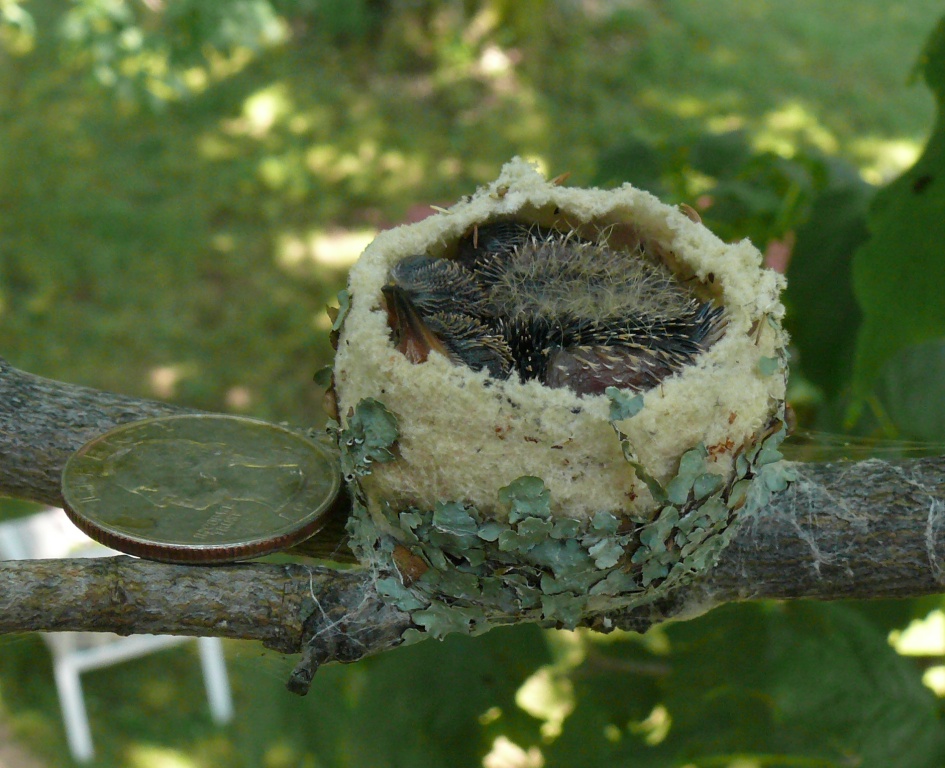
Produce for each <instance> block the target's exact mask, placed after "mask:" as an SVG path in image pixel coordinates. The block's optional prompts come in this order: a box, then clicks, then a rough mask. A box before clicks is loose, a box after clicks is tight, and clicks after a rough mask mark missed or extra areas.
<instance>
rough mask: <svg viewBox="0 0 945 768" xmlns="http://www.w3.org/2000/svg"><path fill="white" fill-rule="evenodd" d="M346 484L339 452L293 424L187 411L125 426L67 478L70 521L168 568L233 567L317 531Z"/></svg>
mask: <svg viewBox="0 0 945 768" xmlns="http://www.w3.org/2000/svg"><path fill="white" fill-rule="evenodd" d="M340 485H341V471H340V468H339V463H338V456H337V453H336V452H335V451H334V450H333V447H332V446H330V445H329V444H327V443H326V444H321V443H318V442H316V441H313V440H310V439H308V438H307V437H305V436H303V435H301V434H299V433H297V432H293V431H292V430H290V429H286V428H285V427H280V426H277V425H275V424H270V423H268V422H264V421H257V420H255V419H249V418H245V417H242V416H227V415H221V414H186V415H180V416H164V417H160V418H155V419H146V420H144V421H137V422H133V423H131V424H125V425H123V426H120V427H117V428H116V429H113V430H111V431H109V432H106V433H105V434H103V435H101V436H99V437H97V438H95V439H94V440H92V441H90V442H89V443H86V444H85V445H84V446H82V448H80V449H79V450H78V451H77V452H76V453H75V454H74V455H73V456H72V457H70V459H69V461H68V462H67V463H66V466H65V468H64V470H63V474H62V493H63V498H64V500H65V510H66V514H68V515H69V518H70V519H71V520H72V522H73V523H75V524H76V525H77V526H78V527H79V528H81V529H82V530H83V531H84V532H85V533H86V534H88V535H89V536H91V537H92V538H93V539H95V540H96V541H98V542H100V543H102V544H105V545H106V546H108V547H111V548H112V549H117V550H118V551H120V552H125V553H126V554H129V555H136V556H138V557H144V558H147V559H150V560H160V561H163V562H168V563H189V564H211V563H229V562H235V561H238V560H246V559H248V558H252V557H258V556H261V555H265V554H269V553H271V552H276V551H279V550H283V549H285V548H287V547H290V546H292V545H293V544H297V543H298V542H300V541H303V540H304V539H307V538H308V537H310V536H311V535H312V534H314V533H315V532H316V531H317V530H318V529H319V528H320V527H321V524H322V522H323V517H324V513H325V512H326V511H327V510H328V509H329V507H330V506H331V503H332V501H333V500H334V499H335V497H336V496H337V494H338V491H339V488H340Z"/></svg>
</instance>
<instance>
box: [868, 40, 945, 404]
mask: <svg viewBox="0 0 945 768" xmlns="http://www.w3.org/2000/svg"><path fill="white" fill-rule="evenodd" d="M943 27H945V22H942V23H940V24H939V27H938V29H937V30H936V32H935V34H934V35H933V36H932V39H931V40H930V42H929V45H928V47H927V49H926V52H925V54H924V60H923V71H924V74H925V77H926V81H927V82H928V84H929V86H930V87H931V88H932V89H933V90H934V91H935V95H936V100H937V106H938V118H937V121H936V125H935V128H934V129H933V131H932V135H931V136H930V138H929V141H928V144H927V145H926V147H925V151H924V152H923V153H922V156H921V157H920V158H919V159H918V161H917V162H916V164H915V165H914V166H913V167H912V168H911V169H909V170H908V171H906V172H905V173H904V174H903V175H902V176H901V177H900V178H898V179H896V180H895V181H894V182H892V184H890V185H889V186H888V187H886V188H885V189H883V190H881V191H880V192H879V193H878V194H877V195H876V198H875V199H874V201H873V204H872V206H870V212H869V225H870V231H871V232H872V237H871V238H870V240H869V242H868V243H866V245H865V246H863V247H862V248H861V249H860V250H859V251H857V253H856V256H855V257H854V264H853V278H854V289H855V291H856V297H857V300H858V301H859V303H860V306H861V308H862V310H863V315H864V320H863V326H862V328H861V329H860V334H859V337H858V339H857V348H856V370H855V376H854V395H855V396H856V397H857V398H858V400H857V403H859V404H860V405H861V404H862V401H863V399H864V398H866V397H867V396H868V395H869V392H870V389H871V388H872V385H873V383H874V382H875V380H876V377H877V376H878V374H879V372H880V370H881V369H882V366H883V364H884V363H886V362H887V361H888V360H889V359H890V358H892V357H893V356H894V355H895V354H896V353H897V352H899V351H900V350H902V349H904V348H905V347H908V346H910V345H912V344H918V343H921V342H924V341H929V340H931V339H935V338H939V337H942V336H945V301H943V300H942V297H943V296H945V258H942V249H943V243H945V88H943V82H945V81H943V76H942V74H941V73H942V72H943V71H945V31H943Z"/></svg>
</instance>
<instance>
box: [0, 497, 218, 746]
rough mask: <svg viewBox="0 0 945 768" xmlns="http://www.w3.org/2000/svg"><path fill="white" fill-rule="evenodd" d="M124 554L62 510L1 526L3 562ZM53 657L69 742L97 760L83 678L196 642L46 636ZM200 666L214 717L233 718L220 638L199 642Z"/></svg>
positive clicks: (136, 637) (144, 637) (159, 637)
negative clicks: (92, 536) (82, 528)
mask: <svg viewBox="0 0 945 768" xmlns="http://www.w3.org/2000/svg"><path fill="white" fill-rule="evenodd" d="M116 554H118V553H117V552H115V551H114V550H112V549H108V548H107V547H104V546H102V545H101V544H98V543H96V542H94V541H92V539H90V538H89V537H88V536H86V535H85V534H84V533H82V531H80V530H79V529H78V528H76V527H75V526H74V525H73V524H72V522H71V521H70V520H69V518H68V517H66V513H65V512H63V511H62V510H61V509H47V510H45V511H43V512H39V513H38V514H35V515H31V516H30V517H24V518H20V519H18V520H11V521H9V522H5V523H0V558H2V559H5V560H48V559H58V558H64V557H102V556H105V555H116ZM41 634H42V637H43V640H45V641H46V644H47V645H48V646H49V649H50V651H52V656H53V668H54V672H55V677H56V687H57V688H58V690H59V701H60V704H61V705H62V718H63V721H64V722H65V726H66V737H67V738H68V740H69V750H70V751H71V752H72V756H73V757H74V758H75V759H76V760H78V761H80V762H86V761H88V760H91V759H92V757H93V755H94V750H93V747H92V734H91V731H90V730H89V719H88V715H87V713H86V711H85V700H84V699H83V697H82V684H81V682H80V680H79V675H80V674H82V672H85V671H86V670H89V669H97V668H99V667H107V666H109V665H111V664H117V663H118V662H121V661H124V660H126V659H132V658H135V657H138V656H144V655H146V654H148V653H151V652H152V651H158V650H161V649H162V648H167V647H168V646H171V645H177V644H179V643H183V642H187V641H188V640H193V639H194V638H192V637H177V636H172V635H130V636H128V637H121V636H120V635H113V634H111V633H107V632H43V633H41ZM197 644H198V647H199V650H200V664H201V667H202V668H203V676H204V684H205V686H206V689H207V699H208V700H209V703H210V712H211V714H212V716H213V719H214V721H215V722H216V723H219V724H223V723H227V722H229V721H230V720H231V719H232V718H233V699H232V697H231V695H230V683H229V679H228V677H227V673H226V665H225V663H224V661H223V643H222V642H221V641H220V638H218V637H201V638H198V639H197Z"/></svg>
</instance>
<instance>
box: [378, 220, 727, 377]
mask: <svg viewBox="0 0 945 768" xmlns="http://www.w3.org/2000/svg"><path fill="white" fill-rule="evenodd" d="M383 290H384V297H385V302H386V304H387V307H386V309H387V313H388V323H389V325H390V327H391V329H392V331H393V335H394V343H395V346H397V348H398V349H399V350H400V351H401V352H403V353H404V354H405V355H406V356H407V357H408V358H409V359H410V360H411V361H412V362H423V361H424V360H426V358H427V355H428V354H429V352H430V351H431V350H433V351H436V352H439V353H441V354H444V355H446V356H447V357H448V358H449V359H450V360H451V361H453V362H454V363H457V364H464V365H467V366H469V367H470V368H473V369H474V370H486V371H488V372H489V374H490V375H491V376H493V377H495V378H498V379H506V378H509V377H510V376H511V375H512V373H513V372H515V373H517V374H518V376H519V377H520V378H521V379H522V380H523V381H527V380H531V379H536V380H538V381H540V382H541V383H543V384H545V385H546V386H549V387H568V388H569V389H571V390H573V391H574V392H576V393H578V394H600V393H602V392H603V391H604V390H605V389H606V388H607V387H610V386H615V387H619V388H622V389H630V390H636V391H643V390H647V389H650V388H652V387H654V386H656V385H657V384H659V382H660V381H662V380H663V379H665V378H667V377H669V376H672V375H673V374H674V373H676V372H677V371H679V370H681V369H682V368H683V367H684V366H686V365H689V364H691V363H692V362H693V361H694V360H695V358H696V357H697V356H698V355H699V354H700V353H701V352H702V351H704V350H705V349H707V348H708V347H709V346H710V345H711V344H712V343H714V342H715V341H716V340H717V339H718V338H719V337H720V336H721V333H722V331H723V329H724V326H725V321H724V310H723V309H722V307H716V306H714V305H712V304H711V303H710V302H706V301H702V300H700V299H699V298H698V297H696V296H695V295H694V293H693V292H692V291H691V290H690V289H689V288H688V287H686V286H684V285H683V284H682V283H680V282H679V280H678V279H677V278H676V277H675V276H674V275H673V274H672V273H671V272H670V271H669V269H668V268H667V267H666V266H665V265H663V264H661V263H656V262H655V261H653V260H651V259H650V258H649V257H648V255H647V254H646V253H645V252H644V251H643V249H641V248H637V249H636V250H634V251H628V250H620V249H615V248H611V247H610V246H609V245H607V244H606V243H595V242H591V241H588V240H584V239H582V238H579V237H578V236H577V235H575V234H574V233H573V232H571V233H563V232H558V231H556V230H552V229H547V228H543V227H538V226H531V227H530V226H527V225H525V224H521V223H518V222H512V221H507V222H500V223H496V224H490V225H487V226H483V227H478V228H476V229H475V230H474V231H473V233H472V234H470V235H469V236H467V237H465V238H463V240H461V241H460V243H459V244H458V252H457V256H456V258H455V259H450V258H435V257H430V256H411V257H408V258H407V259H404V260H402V261H400V262H398V263H397V264H396V265H394V267H393V268H392V269H391V273H390V283H389V284H388V285H387V286H386V287H385V288H384V289H383Z"/></svg>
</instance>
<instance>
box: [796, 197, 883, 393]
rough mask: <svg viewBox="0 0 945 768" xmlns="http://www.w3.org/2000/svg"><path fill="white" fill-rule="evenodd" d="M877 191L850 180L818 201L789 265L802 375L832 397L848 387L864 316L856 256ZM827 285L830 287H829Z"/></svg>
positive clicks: (864, 237) (799, 229)
mask: <svg viewBox="0 0 945 768" xmlns="http://www.w3.org/2000/svg"><path fill="white" fill-rule="evenodd" d="M872 194H873V189H872V187H870V186H869V185H867V184H865V183H863V182H859V183H858V182H856V181H853V180H850V181H849V182H847V183H845V184H844V185H843V186H840V187H836V188H833V189H829V190H827V191H825V192H824V193H823V194H821V195H820V196H819V197H817V198H815V200H814V202H813V204H812V205H811V212H810V218H809V219H808V220H807V222H806V223H805V224H804V225H803V226H801V227H799V228H798V230H797V245H796V246H795V247H794V251H793V252H792V254H791V261H790V264H789V266H788V273H787V277H788V287H787V291H786V292H785V296H784V299H785V303H786V304H788V306H790V307H791V312H790V313H789V314H788V317H787V327H788V330H789V331H790V333H791V342H792V344H793V345H795V346H796V347H797V348H798V349H799V351H800V354H799V358H800V368H801V370H802V371H803V372H804V375H805V376H806V377H807V378H808V379H810V380H811V381H812V382H814V383H815V384H816V385H817V386H818V387H820V388H821V389H822V390H823V391H824V392H826V393H827V394H828V395H835V394H836V393H837V392H838V391H839V390H840V389H842V388H843V387H844V385H846V384H848V382H849V379H850V375H851V373H852V370H853V353H854V349H855V347H856V333H857V330H858V329H859V326H860V322H861V321H862V313H861V312H860V308H859V306H858V305H857V303H856V298H855V296H854V295H853V254H854V252H855V251H856V249H857V248H858V247H859V246H860V245H862V244H863V243H864V242H865V241H866V240H867V238H868V237H869V232H868V230H867V228H866V212H867V208H868V207H869V201H870V198H871V197H872ZM826 286H829V289H826Z"/></svg>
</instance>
